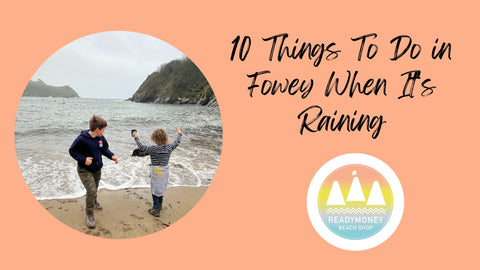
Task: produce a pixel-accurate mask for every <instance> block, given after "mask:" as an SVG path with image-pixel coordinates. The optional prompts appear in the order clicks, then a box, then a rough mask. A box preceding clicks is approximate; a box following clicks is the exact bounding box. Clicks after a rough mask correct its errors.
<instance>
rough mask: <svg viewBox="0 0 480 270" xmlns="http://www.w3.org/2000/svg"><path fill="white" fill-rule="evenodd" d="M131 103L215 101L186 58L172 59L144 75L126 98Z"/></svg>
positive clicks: (201, 78)
mask: <svg viewBox="0 0 480 270" xmlns="http://www.w3.org/2000/svg"><path fill="white" fill-rule="evenodd" d="M129 100H130V101H134V102H145V103H162V104H199V105H209V104H214V103H215V102H216V100H215V95H214V93H213V91H212V88H211V87H210V85H209V84H208V81H207V79H206V78H205V77H204V76H203V74H202V72H201V71H200V70H199V69H198V68H197V66H196V65H195V64H194V63H193V62H192V61H191V60H190V59H188V58H184V59H179V60H173V61H171V62H169V63H167V64H164V65H162V66H161V67H160V68H159V69H158V70H157V71H155V72H153V73H152V74H150V75H148V77H147V79H146V80H145V81H144V82H143V83H142V85H141V86H140V87H139V88H138V90H137V91H136V92H135V93H134V94H133V96H132V97H131V98H130V99H129Z"/></svg>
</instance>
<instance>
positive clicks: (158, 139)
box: [150, 128, 168, 145]
mask: <svg viewBox="0 0 480 270" xmlns="http://www.w3.org/2000/svg"><path fill="white" fill-rule="evenodd" d="M150 138H151V139H152V141H154V142H155V143H156V144H157V145H167V144H168V136H167V133H166V132H165V130H163V129H161V128H159V129H156V130H155V131H153V133H152V136H151V137H150Z"/></svg>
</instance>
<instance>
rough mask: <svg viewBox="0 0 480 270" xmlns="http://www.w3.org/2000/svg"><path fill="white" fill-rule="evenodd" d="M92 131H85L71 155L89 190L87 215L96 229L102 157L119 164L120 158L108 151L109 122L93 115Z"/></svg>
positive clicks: (73, 146)
mask: <svg viewBox="0 0 480 270" xmlns="http://www.w3.org/2000/svg"><path fill="white" fill-rule="evenodd" d="M89 124H90V130H84V131H82V132H81V133H80V135H79V136H78V137H77V138H76V139H75V141H74V142H73V143H72V146H70V149H69V153H70V155H71V156H72V157H73V158H74V159H75V160H76V161H77V172H78V176H79V177H80V180H82V183H83V186H84V187H85V189H86V190H87V196H86V199H85V203H86V211H87V212H86V215H87V226H88V227H89V228H95V218H94V216H93V210H94V208H97V209H99V210H101V209H102V206H101V205H100V204H99V203H98V201H97V190H98V185H99V183H100V178H101V175H102V171H101V169H102V167H103V162H102V155H103V156H106V157H107V158H109V159H111V160H113V161H115V163H118V158H117V157H116V156H115V155H114V154H113V153H112V151H110V150H109V149H108V142H107V139H105V137H103V133H104V132H105V128H106V127H107V121H105V120H104V119H103V118H102V117H100V116H96V115H93V116H92V117H91V118H90V121H89Z"/></svg>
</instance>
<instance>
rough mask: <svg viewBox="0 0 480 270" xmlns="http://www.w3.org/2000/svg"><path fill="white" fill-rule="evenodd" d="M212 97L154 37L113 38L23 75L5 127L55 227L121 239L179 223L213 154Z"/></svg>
mask: <svg viewBox="0 0 480 270" xmlns="http://www.w3.org/2000/svg"><path fill="white" fill-rule="evenodd" d="M222 133H223V132H222V122H221V116H220V111H219V108H218V104H217V100H216V98H215V95H214V93H213V90H212V88H211V86H210V84H209V83H208V81H207V79H206V78H205V76H204V75H203V74H202V72H201V71H200V70H199V69H198V67H197V66H196V65H195V64H194V63H193V62H192V60H190V59H189V58H188V57H187V56H185V55H184V54H183V53H181V52H180V51H179V50H177V49H175V48H174V47H172V46H171V45H169V44H168V43H165V42H163V41H161V40H159V39H156V38H154V37H151V36H148V35H144V34H139V33H135V32H124V31H113V32H103V33H97V34H93V35H89V36H86V37H83V38H80V39H78V40H75V41H73V42H72V43H70V44H68V45H66V46H65V47H63V48H61V49H60V50H58V51H57V52H55V53H54V54H53V55H52V56H50V57H49V58H48V59H47V60H46V61H45V62H44V63H43V64H42V65H41V66H40V68H39V69H38V70H37V72H36V73H35V74H34V75H33V77H32V78H31V80H30V82H28V85H27V86H26V88H25V91H24V92H23V96H22V98H21V101H20V104H19V106H18V111H17V117H16V122H15V148H16V153H17V159H18V164H19V167H20V170H21V172H22V175H23V177H24V179H25V181H26V183H27V185H28V187H29V189H30V190H31V192H32V194H33V195H34V196H35V198H36V199H37V200H38V201H39V202H40V204H41V205H42V206H43V207H44V208H45V209H46V210H47V211H48V212H49V213H50V214H51V215H53V216H54V217H55V218H57V219H58V220H60V221H61V222H63V223H64V224H66V225H68V226H70V227H71V228H73V229H75V230H78V231H80V232H82V233H85V234H89V235H93V236H97V237H102V238H111V239H126V238H135V237H140V236H145V235H149V234H152V233H155V232H157V231H160V230H163V229H165V228H167V227H169V226H171V225H173V224H174V223H175V222H176V221H178V220H179V219H180V218H182V217H183V216H184V215H186V214H187V213H188V212H189V211H190V210H191V209H192V208H193V207H194V206H195V205H196V204H197V202H198V201H199V200H200V199H201V198H202V196H203V195H204V193H205V192H206V190H207V188H208V187H209V186H210V184H211V182H212V179H213V177H214V175H215V172H216V169H217V166H218V163H219V161H220V155H221V150H222V138H223V136H222Z"/></svg>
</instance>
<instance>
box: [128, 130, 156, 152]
mask: <svg viewBox="0 0 480 270" xmlns="http://www.w3.org/2000/svg"><path fill="white" fill-rule="evenodd" d="M132 137H133V139H134V140H135V142H136V143H137V146H138V149H139V150H140V151H142V152H145V153H148V154H150V155H151V154H152V152H151V147H150V146H146V145H143V144H142V143H141V142H140V139H139V138H138V136H137V132H136V131H134V132H132Z"/></svg>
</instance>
